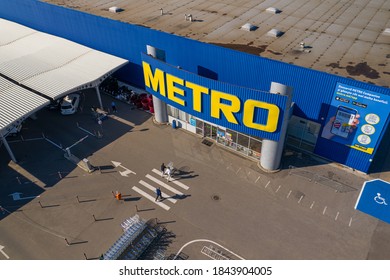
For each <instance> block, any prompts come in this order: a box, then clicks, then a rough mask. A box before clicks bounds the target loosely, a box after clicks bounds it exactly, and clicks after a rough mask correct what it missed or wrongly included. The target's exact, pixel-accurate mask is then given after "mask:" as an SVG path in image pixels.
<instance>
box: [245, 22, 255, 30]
mask: <svg viewBox="0 0 390 280" xmlns="http://www.w3.org/2000/svg"><path fill="white" fill-rule="evenodd" d="M257 28H258V27H257V26H255V25H253V24H250V23H249V22H248V23H245V24H244V25H243V26H241V29H242V30H245V31H254V30H256V29H257Z"/></svg>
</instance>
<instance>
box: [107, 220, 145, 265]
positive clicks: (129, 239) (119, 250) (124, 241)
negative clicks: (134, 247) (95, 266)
mask: <svg viewBox="0 0 390 280" xmlns="http://www.w3.org/2000/svg"><path fill="white" fill-rule="evenodd" d="M135 220H136V219H134V221H133V220H131V221H132V224H131V225H130V226H128V228H127V229H126V230H125V232H124V233H123V234H122V236H121V237H120V238H119V239H118V240H117V241H116V242H115V243H114V245H112V246H111V247H110V249H108V251H107V252H106V253H104V254H103V259H104V260H117V259H118V258H119V257H120V256H121V255H122V254H123V252H125V250H126V249H127V248H128V247H129V246H130V245H131V244H132V243H133V242H134V241H135V240H136V239H137V237H139V236H140V234H141V233H142V232H143V231H144V229H145V228H146V222H145V221H143V220H141V219H138V221H135ZM122 224H123V223H122Z"/></svg>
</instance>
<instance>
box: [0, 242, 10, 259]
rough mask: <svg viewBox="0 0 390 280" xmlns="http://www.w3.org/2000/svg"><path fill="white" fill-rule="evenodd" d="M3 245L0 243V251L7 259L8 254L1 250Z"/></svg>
mask: <svg viewBox="0 0 390 280" xmlns="http://www.w3.org/2000/svg"><path fill="white" fill-rule="evenodd" d="M4 248H5V247H4V246H1V245H0V253H2V254H3V255H4V257H6V258H7V259H9V256H8V255H7V254H6V253H5V252H4V251H3V249H4Z"/></svg>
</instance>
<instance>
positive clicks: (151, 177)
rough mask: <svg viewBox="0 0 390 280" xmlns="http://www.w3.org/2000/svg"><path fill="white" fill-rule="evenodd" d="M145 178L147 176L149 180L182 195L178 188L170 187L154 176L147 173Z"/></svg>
mask: <svg viewBox="0 0 390 280" xmlns="http://www.w3.org/2000/svg"><path fill="white" fill-rule="evenodd" d="M145 177H146V178H148V179H149V180H152V181H153V182H155V183H157V184H159V185H160V186H162V187H164V188H166V189H167V190H170V191H171V192H173V193H175V194H178V195H183V193H181V192H179V191H178V190H176V189H174V188H172V187H171V186H169V185H168V184H165V183H164V182H161V181H160V180H158V179H156V178H154V177H153V176H151V175H149V174H146V176H145Z"/></svg>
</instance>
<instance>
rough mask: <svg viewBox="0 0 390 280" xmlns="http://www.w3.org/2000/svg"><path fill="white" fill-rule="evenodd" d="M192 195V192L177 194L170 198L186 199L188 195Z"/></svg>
mask: <svg viewBox="0 0 390 280" xmlns="http://www.w3.org/2000/svg"><path fill="white" fill-rule="evenodd" d="M189 196H191V195H190V194H175V195H174V196H171V197H169V198H173V199H176V200H179V199H180V200H181V199H186V198H187V197H189Z"/></svg>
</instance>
